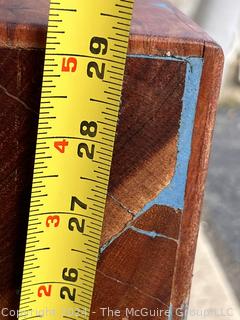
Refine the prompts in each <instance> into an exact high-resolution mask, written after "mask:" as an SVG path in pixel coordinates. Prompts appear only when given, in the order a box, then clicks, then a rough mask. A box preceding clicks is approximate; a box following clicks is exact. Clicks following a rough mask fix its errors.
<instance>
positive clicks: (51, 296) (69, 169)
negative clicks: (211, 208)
mask: <svg viewBox="0 0 240 320" xmlns="http://www.w3.org/2000/svg"><path fill="white" fill-rule="evenodd" d="M132 9H133V1H131V0H104V1H103V0H102V1H100V0H53V1H52V2H51V3H50V15H49V23H48V33H47V46H46V55H45V65H44V75H43V86H42V97H41V107H40V116H39V127H38V137H37V146H36V156H35V165H34V175H33V185H32V195H31V205H30V215H29V225H28V233H27V244H26V252H25V260H24V271H23V280H22V289H21V300H20V310H19V313H20V316H19V318H20V320H27V319H35V318H41V317H43V318H44V319H89V317H90V308H91V300H92V292H93V287H94V281H95V272H96V264H97V260H98V252H99V243H100V236H101V229H102V222H103V216H104V209H105V203H106V196H107V189H108V182H109V174H110V167H111V161H112V153H113V146H114V140H115V131H116V126H117V121H118V112H119V106H120V98H121V90H122V82H123V75H124V68H125V60H126V53H127V47H128V39H129V31H130V22H131V17H132Z"/></svg>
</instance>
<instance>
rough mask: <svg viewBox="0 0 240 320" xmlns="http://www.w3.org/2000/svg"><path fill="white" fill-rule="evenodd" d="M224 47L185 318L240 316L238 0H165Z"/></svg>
mask: <svg viewBox="0 0 240 320" xmlns="http://www.w3.org/2000/svg"><path fill="white" fill-rule="evenodd" d="M170 2H172V3H173V4H174V5H176V6H177V7H178V8H179V9H180V10H181V11H183V12H184V13H185V14H187V15H188V16H190V17H191V18H192V19H193V20H194V21H195V22H197V23H198V24H199V25H200V26H202V28H203V29H205V30H206V31H207V32H208V33H209V34H210V36H212V38H214V39H215V40H216V41H217V42H218V43H219V44H220V45H221V46H222V48H223V50H224V53H225V69H224V77H223V85H222V92H221V97H220V100H219V108H218V114H217V122H216V128H215V133H214V140H213V147H212V153H211V159H210V167H209V174H208V180H207V188H206V192H205V199H204V206H203V215H202V223H201V230H200V236H199V241H198V249H197V255H196V262H195V269H194V274H193V286H192V293H191V298H190V308H189V316H188V319H190V320H193V319H209V320H215V319H218V320H222V319H225V320H239V319H240V311H239V310H240V308H239V305H240V0H228V1H226V0H170Z"/></svg>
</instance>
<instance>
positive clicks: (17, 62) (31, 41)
mask: <svg viewBox="0 0 240 320" xmlns="http://www.w3.org/2000/svg"><path fill="white" fill-rule="evenodd" d="M48 5H49V2H48V1H47V0H39V1H36V2H35V1H31V0H18V1H17V0H0V71H1V73H0V97H1V100H0V101H1V110H0V119H1V122H0V137H1V139H0V150H1V152H0V163H1V166H0V184H1V188H0V205H1V211H0V219H1V224H0V241H1V251H0V309H1V308H7V309H14V310H16V309H17V308H18V303H19V292H20V285H21V272H22V266H23V256H24V245H25V238H26V227H27V217H28V208H29V201H30V188H31V179H32V170H33V159H34V143H35V140H36V130H37V120H38V111H39V103H40V91H41V79H42V70H43V61H44V43H45V36H46V23H47V16H48ZM153 56H155V57H153ZM176 56H178V57H179V56H180V57H182V58H178V59H176V58H175V57H176ZM188 56H191V57H196V58H199V59H202V60H203V70H202V77H201V83H200V87H199V88H198V87H197V86H196V87H195V88H193V89H192V90H193V91H194V92H196V93H195V94H197V97H198V98H197V103H196V116H195V121H194V129H193V136H192V143H191V155H190V160H189V165H188V173H187V181H186V192H185V196H184V207H183V208H173V207H171V206H169V205H164V204H158V203H155V204H153V205H152V206H151V207H149V208H148V209H147V210H146V211H145V212H143V213H142V214H139V212H141V210H142V208H143V207H144V206H145V205H147V204H149V203H151V201H152V200H153V199H155V198H156V196H157V195H158V194H159V193H161V191H164V190H165V189H166V188H167V187H168V186H169V185H170V183H171V181H172V179H173V177H174V175H175V172H176V166H177V157H178V153H179V149H178V145H179V143H180V142H179V139H180V138H179V130H180V128H181V125H182V118H181V117H182V112H183V99H184V94H185V93H186V78H187V76H188V74H187V72H189V71H187V70H189V69H188V63H189V62H188V61H187V60H186V59H185V57H188ZM156 57H165V58H164V59H161V58H160V59H156ZM222 65H223V55H222V51H221V49H220V48H219V47H218V46H217V45H216V44H215V43H214V42H213V41H212V40H211V39H210V38H209V36H208V35H206V33H205V32H203V31H202V30H201V29H200V28H199V27H198V26H196V25H195V24H194V23H193V22H191V21H190V20H189V19H188V18H186V17H185V16H184V15H183V14H182V13H180V12H179V11H178V10H176V9H175V8H174V7H173V6H171V5H170V4H169V3H168V2H166V1H154V0H149V1H144V0H136V4H135V8H134V19H133V25H132V31H131V39H130V43H129V57H128V59H127V66H126V75H125V80H124V90H123V98H122V105H121V113H120V120H119V125H118V130H117V139H116V146H115V149H114V158H113V164H112V170H111V178H110V187H109V193H108V199H107V206H106V213H105V220H104V228H103V235H102V240H101V253H100V256H99V264H98V270H97V279H96V285H95V290H94V299H93V306H92V310H93V311H94V312H96V313H93V314H92V316H91V319H98V320H100V319H114V317H104V316H102V313H101V310H100V308H102V307H106V306H109V307H112V308H118V309H120V310H122V312H124V310H125V308H126V307H129V308H131V307H133V308H143V307H146V308H149V309H160V310H163V311H164V312H165V313H163V314H162V315H161V317H157V316H152V317H150V316H148V317H145V319H149V320H150V319H159V318H160V319H168V316H167V312H168V311H169V310H172V317H171V319H181V317H178V316H176V315H175V310H176V309H177V308H179V307H181V308H185V306H186V305H187V303H188V298H189V291H190V286H191V277H192V267H193V261H194V255H195V247H196V239H197V234H198V226H199V218H200V209H201V202H202V197H203V191H204V182H205V178H206V173H207V166H208V157H209V152H210V146H211V138H212V130H213V127H214V119H215V111H216V103H217V97H218V94H219V88H220V79H221V72H222ZM198 91H199V92H198ZM193 96H194V93H193ZM189 139H191V136H189ZM15 318H16V317H15ZM15 318H14V317H10V316H7V317H6V316H3V315H2V314H1V313H0V319H15ZM130 319H139V317H136V316H135V317H134V316H133V317H131V318H130Z"/></svg>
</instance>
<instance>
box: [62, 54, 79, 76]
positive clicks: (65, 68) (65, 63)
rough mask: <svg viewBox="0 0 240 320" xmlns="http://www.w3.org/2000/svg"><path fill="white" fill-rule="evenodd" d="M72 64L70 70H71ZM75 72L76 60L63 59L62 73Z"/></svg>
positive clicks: (70, 58) (71, 58)
mask: <svg viewBox="0 0 240 320" xmlns="http://www.w3.org/2000/svg"><path fill="white" fill-rule="evenodd" d="M71 64H72V68H71ZM76 70H77V59H76V58H74V57H69V58H63V61H62V72H75V71H76Z"/></svg>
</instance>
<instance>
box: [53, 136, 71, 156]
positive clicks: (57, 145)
mask: <svg viewBox="0 0 240 320" xmlns="http://www.w3.org/2000/svg"><path fill="white" fill-rule="evenodd" d="M67 146H68V141H66V140H65V139H63V140H62V141H55V142H54V147H55V148H56V149H57V150H58V151H59V152H61V153H64V152H65V148H66V147H67Z"/></svg>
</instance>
